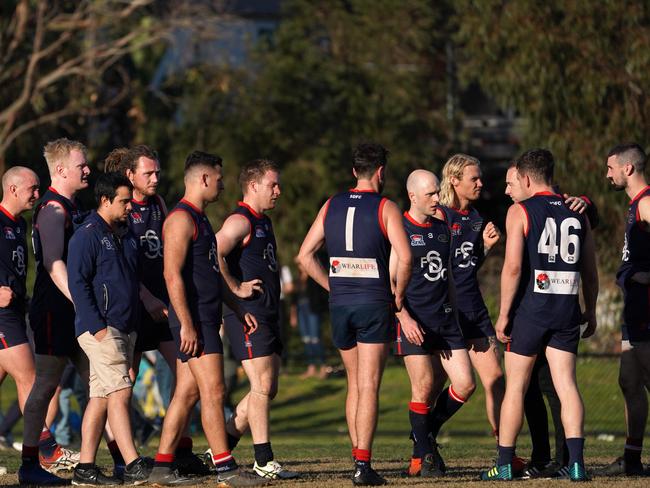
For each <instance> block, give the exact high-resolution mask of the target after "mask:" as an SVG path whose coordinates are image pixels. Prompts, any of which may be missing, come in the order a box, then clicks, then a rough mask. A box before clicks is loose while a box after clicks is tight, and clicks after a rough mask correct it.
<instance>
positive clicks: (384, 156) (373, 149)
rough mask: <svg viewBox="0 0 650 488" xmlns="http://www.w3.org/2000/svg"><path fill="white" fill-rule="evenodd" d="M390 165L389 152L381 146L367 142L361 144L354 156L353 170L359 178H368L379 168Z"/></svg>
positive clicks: (355, 150)
mask: <svg viewBox="0 0 650 488" xmlns="http://www.w3.org/2000/svg"><path fill="white" fill-rule="evenodd" d="M387 163H388V150H387V149H386V148H385V147H384V146H382V145H381V144H375V143H372V142H365V143H362V144H359V145H358V146H357V147H356V148H355V149H354V153H353V154H352V168H354V171H355V172H356V173H357V178H367V177H369V176H371V175H372V173H374V172H375V171H376V170H377V168H380V167H382V166H386V164H387Z"/></svg>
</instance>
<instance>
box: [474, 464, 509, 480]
mask: <svg viewBox="0 0 650 488" xmlns="http://www.w3.org/2000/svg"><path fill="white" fill-rule="evenodd" d="M481 480H482V481H511V480H512V464H504V465H502V466H498V465H497V466H494V467H493V468H491V469H489V470H488V471H483V472H482V473H481Z"/></svg>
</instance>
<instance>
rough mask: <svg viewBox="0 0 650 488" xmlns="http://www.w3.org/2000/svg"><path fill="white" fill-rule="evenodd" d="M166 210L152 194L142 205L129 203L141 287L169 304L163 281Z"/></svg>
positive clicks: (133, 202) (135, 201) (156, 196)
mask: <svg viewBox="0 0 650 488" xmlns="http://www.w3.org/2000/svg"><path fill="white" fill-rule="evenodd" d="M164 220H165V211H164V206H163V204H162V201H161V199H160V197H159V196H158V195H155V196H153V197H151V198H149V199H147V200H146V201H144V202H139V201H137V200H131V213H130V214H129V219H128V224H129V230H130V231H131V233H132V234H133V235H134V236H135V238H136V240H137V241H138V246H139V250H140V259H141V260H142V284H143V285H144V286H146V287H147V289H148V290H149V291H150V292H151V293H152V294H153V296H155V297H156V298H159V299H160V300H162V301H163V302H165V303H169V298H168V296H167V288H166V287H165V280H164V279H163V246H162V226H163V221H164Z"/></svg>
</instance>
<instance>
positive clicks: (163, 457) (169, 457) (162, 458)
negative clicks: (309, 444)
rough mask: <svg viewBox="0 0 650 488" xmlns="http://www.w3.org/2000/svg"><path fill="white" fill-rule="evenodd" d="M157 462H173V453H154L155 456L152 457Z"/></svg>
mask: <svg viewBox="0 0 650 488" xmlns="http://www.w3.org/2000/svg"><path fill="white" fill-rule="evenodd" d="M154 461H155V462H157V463H173V462H174V453H171V454H162V453H160V452H157V453H156V458H155V459H154Z"/></svg>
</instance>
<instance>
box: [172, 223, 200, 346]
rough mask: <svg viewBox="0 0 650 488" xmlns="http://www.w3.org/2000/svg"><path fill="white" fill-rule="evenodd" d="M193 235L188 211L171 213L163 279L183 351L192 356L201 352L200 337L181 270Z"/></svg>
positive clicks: (192, 226)
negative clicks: (179, 329)
mask: <svg viewBox="0 0 650 488" xmlns="http://www.w3.org/2000/svg"><path fill="white" fill-rule="evenodd" d="M193 236H194V222H193V221H192V219H191V217H190V216H189V215H188V214H187V213H186V212H172V213H171V214H170V215H169V217H167V220H165V224H164V225H163V240H164V242H165V247H164V250H163V260H164V276H165V284H166V285H167V292H168V293H169V302H170V303H171V304H172V306H173V307H174V311H175V312H176V316H177V317H178V320H179V322H180V324H181V345H180V350H181V352H183V353H185V354H189V355H194V354H196V351H197V350H198V337H197V334H196V330H195V328H194V322H193V321H192V314H191V313H190V309H189V306H188V304H187V296H186V294H185V284H184V283H183V276H182V270H183V266H184V265H185V259H186V258H187V253H188V252H189V251H190V246H191V243H192V238H193Z"/></svg>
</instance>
